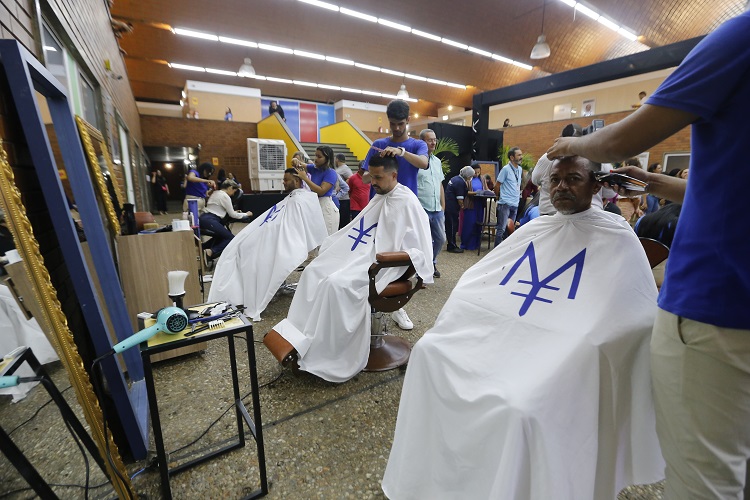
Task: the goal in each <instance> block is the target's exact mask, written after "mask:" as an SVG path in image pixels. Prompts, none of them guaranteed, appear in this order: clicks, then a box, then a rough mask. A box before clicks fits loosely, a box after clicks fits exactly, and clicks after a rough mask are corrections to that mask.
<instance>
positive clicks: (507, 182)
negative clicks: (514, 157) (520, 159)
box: [497, 163, 523, 207]
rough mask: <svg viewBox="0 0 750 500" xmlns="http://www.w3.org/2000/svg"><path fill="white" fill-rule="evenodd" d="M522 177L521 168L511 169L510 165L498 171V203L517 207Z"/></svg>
mask: <svg viewBox="0 0 750 500" xmlns="http://www.w3.org/2000/svg"><path fill="white" fill-rule="evenodd" d="M522 177H523V171H522V170H521V167H513V165H511V164H510V163H508V164H507V165H505V166H504V167H503V168H502V169H501V170H500V173H499V174H497V182H500V183H501V184H500V199H499V200H498V203H500V204H501V205H509V206H511V207H517V206H518V200H519V199H521V178H522Z"/></svg>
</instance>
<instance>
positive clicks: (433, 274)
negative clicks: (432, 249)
mask: <svg viewBox="0 0 750 500" xmlns="http://www.w3.org/2000/svg"><path fill="white" fill-rule="evenodd" d="M432 277H433V278H439V277H440V271H438V269H437V267H435V272H434V273H432Z"/></svg>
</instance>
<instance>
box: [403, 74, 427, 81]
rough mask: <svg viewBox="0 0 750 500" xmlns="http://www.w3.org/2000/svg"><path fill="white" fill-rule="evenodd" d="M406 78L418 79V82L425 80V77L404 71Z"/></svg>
mask: <svg viewBox="0 0 750 500" xmlns="http://www.w3.org/2000/svg"><path fill="white" fill-rule="evenodd" d="M404 76H405V77H406V78H411V79H412V80H419V81H420V82H426V81H427V78H425V77H423V76H419V75H410V74H409V73H406V74H405V75H404Z"/></svg>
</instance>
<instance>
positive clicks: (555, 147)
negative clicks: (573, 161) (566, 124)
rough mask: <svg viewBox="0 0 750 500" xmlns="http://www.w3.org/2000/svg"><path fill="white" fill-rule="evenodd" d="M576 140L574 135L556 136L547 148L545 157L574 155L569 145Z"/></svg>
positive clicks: (551, 158) (555, 157)
mask: <svg viewBox="0 0 750 500" xmlns="http://www.w3.org/2000/svg"><path fill="white" fill-rule="evenodd" d="M577 140H578V139H577V138H575V137H558V138H557V139H555V142H554V143H553V144H552V147H551V148H549V149H548V150H547V158H549V159H550V160H555V159H557V158H565V157H566V156H575V153H574V152H573V151H572V150H571V146H572V145H573V143H574V141H577Z"/></svg>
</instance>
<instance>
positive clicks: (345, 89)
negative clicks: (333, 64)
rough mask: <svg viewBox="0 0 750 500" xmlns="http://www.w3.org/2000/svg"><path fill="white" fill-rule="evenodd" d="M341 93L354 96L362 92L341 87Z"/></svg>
mask: <svg viewBox="0 0 750 500" xmlns="http://www.w3.org/2000/svg"><path fill="white" fill-rule="evenodd" d="M341 91H342V92H352V93H354V94H361V93H362V91H361V90H359V89H350V88H348V87H341Z"/></svg>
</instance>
